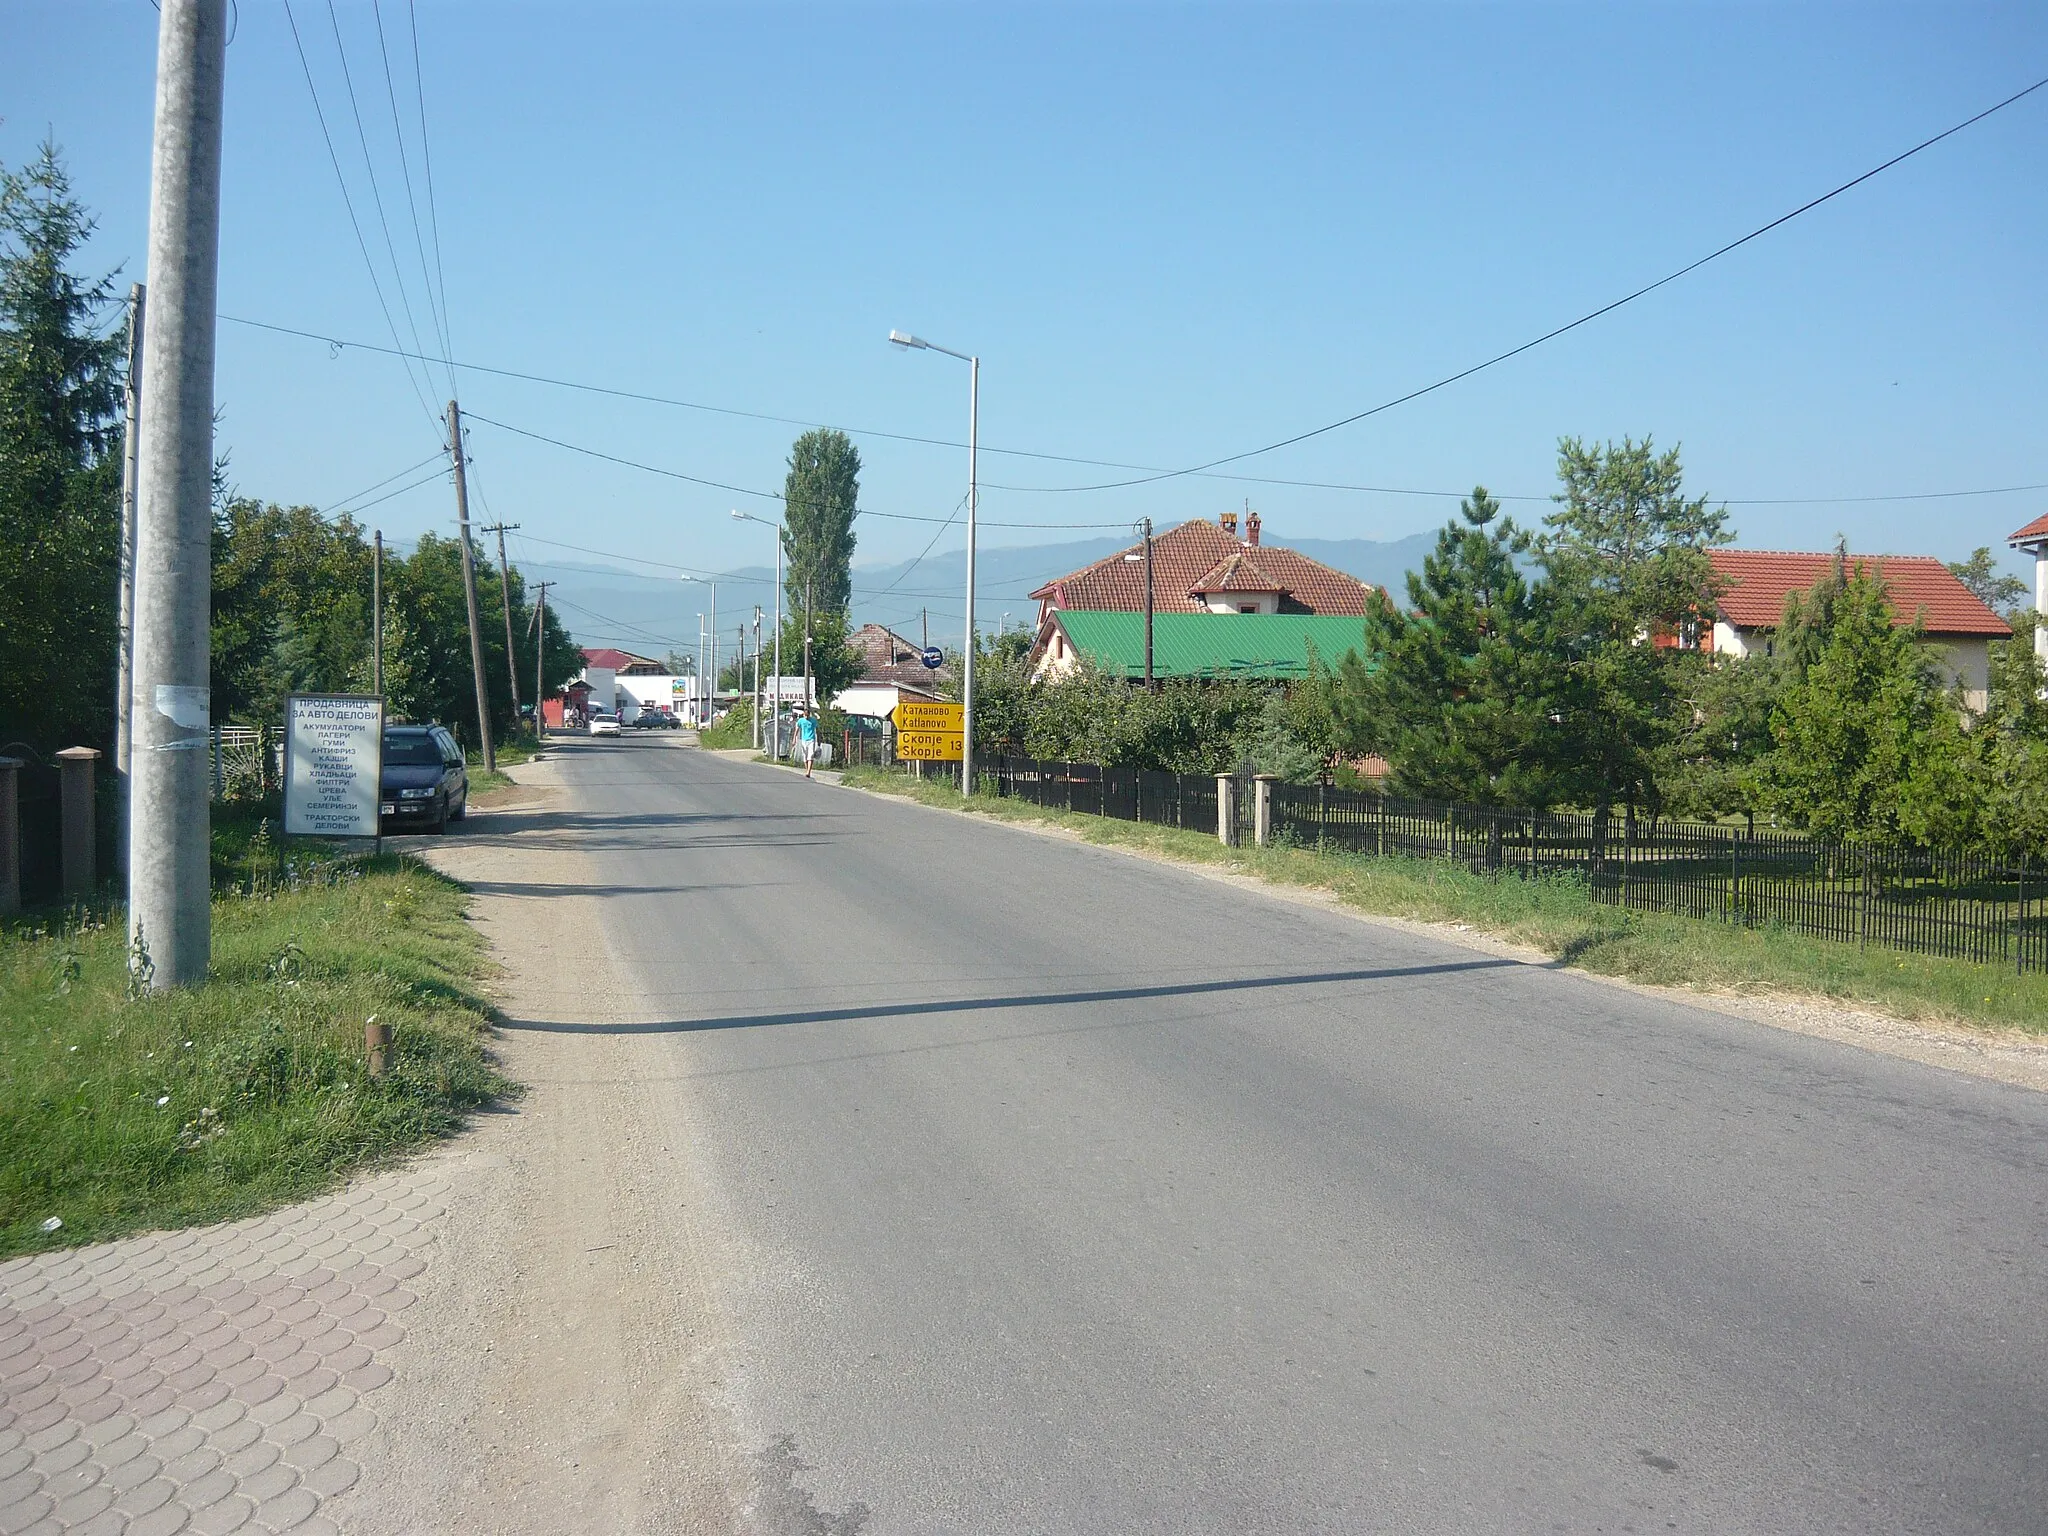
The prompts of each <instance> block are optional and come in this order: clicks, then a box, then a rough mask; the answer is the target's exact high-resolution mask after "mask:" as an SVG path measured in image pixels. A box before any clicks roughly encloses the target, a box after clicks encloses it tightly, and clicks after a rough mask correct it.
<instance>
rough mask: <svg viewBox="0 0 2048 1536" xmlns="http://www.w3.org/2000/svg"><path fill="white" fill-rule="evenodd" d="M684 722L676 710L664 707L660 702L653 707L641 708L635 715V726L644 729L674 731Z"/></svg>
mask: <svg viewBox="0 0 2048 1536" xmlns="http://www.w3.org/2000/svg"><path fill="white" fill-rule="evenodd" d="M682 723H683V722H682V720H681V718H680V717H678V716H677V714H676V712H675V711H674V710H672V709H663V708H662V707H661V706H660V705H658V704H657V705H656V706H655V707H654V708H652V709H643V710H641V711H640V713H639V714H637V715H635V716H634V717H633V724H634V726H635V728H636V729H639V730H643V731H673V730H676V729H678V728H680V727H681V725H682Z"/></svg>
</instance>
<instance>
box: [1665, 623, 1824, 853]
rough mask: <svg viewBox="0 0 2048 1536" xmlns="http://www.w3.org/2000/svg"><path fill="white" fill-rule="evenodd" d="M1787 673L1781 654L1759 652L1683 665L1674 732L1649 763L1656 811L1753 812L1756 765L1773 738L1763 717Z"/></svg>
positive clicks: (1772, 708) (1773, 706)
mask: <svg viewBox="0 0 2048 1536" xmlns="http://www.w3.org/2000/svg"><path fill="white" fill-rule="evenodd" d="M1792 676H1793V669H1792V667H1791V666H1790V665H1789V664H1788V663H1787V662H1786V661H1785V660H1784V659H1783V658H1780V657H1776V656H1770V655H1765V654H1764V653H1763V652H1761V651H1753V652H1751V653H1750V654H1749V655H1747V656H1743V657H1732V656H1729V657H1719V658H1717V659H1716V660H1715V662H1714V663H1713V664H1712V665H1710V666H1705V667H1697V668H1691V669H1688V671H1687V673H1686V674H1685V676H1684V677H1683V678H1682V679H1681V680H1680V685H1679V688H1678V690H1677V694H1676V697H1675V699H1674V710H1675V712H1676V715H1677V727H1678V728H1677V732H1676V734H1675V735H1674V736H1673V737H1672V739H1671V740H1670V742H1669V743H1667V744H1666V746H1665V747H1664V748H1663V750H1662V752H1661V754H1660V756H1659V759H1658V761H1657V762H1656V764H1655V773H1656V781H1657V784H1658V786H1659V790H1660V794H1661V800H1662V804H1663V807H1664V809H1666V810H1668V811H1670V812H1672V813H1673V814H1675V815H1680V816H1697V817H1702V818H1705V819H1707V820H1718V819H1720V818H1721V817H1723V816H1727V815H1730V814H1731V813H1739V812H1745V811H1747V812H1752V813H1753V812H1754V811H1755V809H1756V805H1757V780H1756V775H1757V771H1758V768H1759V766H1760V765H1761V764H1762V762H1763V760H1764V758H1765V757H1767V756H1768V755H1769V754H1770V752H1771V750H1772V748H1773V746H1774V744H1775V739H1774V738H1773V736H1772V734H1771V717H1772V715H1773V714H1774V713H1775V712H1776V710H1777V708H1778V701H1779V698H1780V695H1781V694H1782V693H1783V691H1784V688H1785V685H1786V683H1787V681H1788V680H1789V679H1790V678H1791V677H1792Z"/></svg>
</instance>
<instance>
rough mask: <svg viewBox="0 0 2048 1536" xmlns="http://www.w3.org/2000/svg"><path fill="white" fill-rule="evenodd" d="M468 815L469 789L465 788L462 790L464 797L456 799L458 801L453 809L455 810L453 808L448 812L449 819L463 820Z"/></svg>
mask: <svg viewBox="0 0 2048 1536" xmlns="http://www.w3.org/2000/svg"><path fill="white" fill-rule="evenodd" d="M468 815H469V791H468V790H466V789H465V790H464V791H463V792H462V798H461V799H460V800H458V801H456V802H455V807H454V809H453V810H451V811H449V813H448V819H449V820H450V821H461V820H463V819H464V818H465V817H467V816H468Z"/></svg>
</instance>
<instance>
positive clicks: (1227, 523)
mask: <svg viewBox="0 0 2048 1536" xmlns="http://www.w3.org/2000/svg"><path fill="white" fill-rule="evenodd" d="M1216 521H1218V522H1219V523H1221V524H1222V525H1223V531H1224V532H1225V533H1227V534H1229V535H1230V536H1231V537H1232V538H1233V539H1234V538H1236V537H1237V514H1236V513H1235V512H1226V513H1224V514H1223V515H1222V516H1221V517H1219V518H1218V519H1216Z"/></svg>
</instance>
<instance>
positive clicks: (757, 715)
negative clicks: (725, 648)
mask: <svg viewBox="0 0 2048 1536" xmlns="http://www.w3.org/2000/svg"><path fill="white" fill-rule="evenodd" d="M754 750H755V751H756V752H758V751H760V750H761V605H760V604H759V603H756V604H754Z"/></svg>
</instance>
